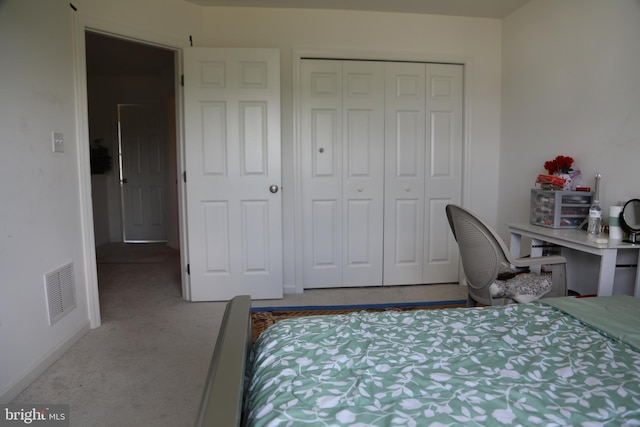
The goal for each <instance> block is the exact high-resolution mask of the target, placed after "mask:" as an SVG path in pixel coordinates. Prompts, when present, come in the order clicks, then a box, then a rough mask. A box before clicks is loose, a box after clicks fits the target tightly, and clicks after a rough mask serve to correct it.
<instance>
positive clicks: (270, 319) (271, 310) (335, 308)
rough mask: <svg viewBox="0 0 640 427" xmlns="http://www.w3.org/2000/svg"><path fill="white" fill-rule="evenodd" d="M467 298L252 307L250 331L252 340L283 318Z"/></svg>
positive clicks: (457, 303) (432, 305)
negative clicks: (385, 302) (388, 302)
mask: <svg viewBox="0 0 640 427" xmlns="http://www.w3.org/2000/svg"><path fill="white" fill-rule="evenodd" d="M466 306H467V300H452V301H429V302H409V303H390V304H360V305H329V306H298V307H253V308H252V309H251V331H252V337H253V342H255V341H256V340H257V339H258V337H259V336H260V334H261V333H262V332H264V331H265V330H266V329H267V328H268V327H269V326H271V325H273V324H275V323H277V322H279V321H280V320H284V319H291V318H294V317H302V316H321V315H327V314H348V313H352V312H354V311H372V312H375V311H409V310H436V309H443V308H460V307H466Z"/></svg>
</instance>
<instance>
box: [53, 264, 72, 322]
mask: <svg viewBox="0 0 640 427" xmlns="http://www.w3.org/2000/svg"><path fill="white" fill-rule="evenodd" d="M45 286H46V292H47V305H48V307H49V325H53V324H54V323H56V322H57V321H58V320H60V319H61V318H62V317H64V315H65V314H67V313H68V312H70V311H71V310H73V309H74V308H76V290H75V289H76V287H75V285H74V282H73V263H71V264H67V265H65V266H63V267H60V268H59V269H57V270H55V271H52V272H51V273H48V274H47V275H46V276H45Z"/></svg>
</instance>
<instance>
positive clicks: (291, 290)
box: [282, 285, 302, 294]
mask: <svg viewBox="0 0 640 427" xmlns="http://www.w3.org/2000/svg"><path fill="white" fill-rule="evenodd" d="M282 292H284V293H285V294H300V293H302V292H300V291H299V290H298V288H297V287H296V285H284V287H283V288H282Z"/></svg>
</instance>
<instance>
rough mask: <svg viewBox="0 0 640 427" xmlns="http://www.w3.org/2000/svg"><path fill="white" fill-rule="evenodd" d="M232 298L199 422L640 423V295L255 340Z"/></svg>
mask: <svg viewBox="0 0 640 427" xmlns="http://www.w3.org/2000/svg"><path fill="white" fill-rule="evenodd" d="M250 307H251V301H250V299H249V297H246V296H242V297H236V298H234V299H233V300H232V301H231V302H230V303H229V304H228V306H227V310H226V312H225V316H224V319H223V323H222V326H221V329H220V333H219V336H218V341H217V343H216V348H215V350H214V355H213V358H212V362H211V366H210V369H209V374H208V376H207V380H206V386H205V391H204V393H203V397H202V401H201V405H200V410H199V413H198V421H197V425H215V426H233V425H246V426H252V427H262V426H298V425H305V426H314V425H318V426H320V425H323V426H326V425H331V426H374V425H381V426H393V425H402V426H426V425H434V426H445V425H466V424H470V425H589V426H596V425H616V426H617V425H640V299H636V298H633V297H626V296H614V297H598V298H580V299H578V298H570V297H564V298H548V299H545V300H541V301H539V302H535V303H531V304H518V305H510V306H506V307H482V308H462V309H443V310H418V311H413V312H405V311H387V312H381V313H369V312H356V313H352V314H348V315H334V316H310V317H304V318H297V319H290V320H284V321H281V322H279V323H277V324H275V325H273V326H272V327H270V328H269V329H267V330H266V331H265V332H263V333H262V334H261V335H260V337H259V339H258V340H257V341H256V343H255V344H254V345H253V346H252V345H251V339H250V337H251V334H250Z"/></svg>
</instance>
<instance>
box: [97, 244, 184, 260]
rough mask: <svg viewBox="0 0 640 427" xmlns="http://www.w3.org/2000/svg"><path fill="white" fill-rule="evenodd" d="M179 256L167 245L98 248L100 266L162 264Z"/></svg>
mask: <svg viewBox="0 0 640 427" xmlns="http://www.w3.org/2000/svg"><path fill="white" fill-rule="evenodd" d="M178 255H179V251H178V250H176V249H172V248H170V247H168V246H167V245H166V243H107V244H105V245H102V246H100V247H98V248H96V261H97V262H98V264H125V263H143V264H146V263H161V262H167V261H170V260H172V259H174V258H175V257H176V256H178Z"/></svg>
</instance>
